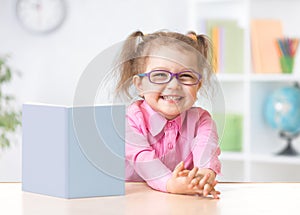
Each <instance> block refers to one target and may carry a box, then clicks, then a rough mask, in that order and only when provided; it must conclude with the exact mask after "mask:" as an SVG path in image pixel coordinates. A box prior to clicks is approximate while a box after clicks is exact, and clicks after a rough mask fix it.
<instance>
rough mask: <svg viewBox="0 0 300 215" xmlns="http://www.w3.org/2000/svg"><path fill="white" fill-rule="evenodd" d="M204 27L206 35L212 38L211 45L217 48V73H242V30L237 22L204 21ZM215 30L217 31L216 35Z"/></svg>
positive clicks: (222, 20)
mask: <svg viewBox="0 0 300 215" xmlns="http://www.w3.org/2000/svg"><path fill="white" fill-rule="evenodd" d="M205 26H206V33H207V34H208V36H209V37H211V38H212V43H213V45H215V46H217V47H218V48H217V50H218V53H217V55H216V56H217V58H218V64H217V65H218V71H219V72H224V73H242V72H243V70H244V30H243V29H242V28H241V27H240V26H239V24H238V22H237V21H236V20H224V19H210V20H207V21H206V23H205ZM215 29H218V31H217V33H216V30H215ZM215 34H217V36H215ZM215 38H218V40H216V39H215Z"/></svg>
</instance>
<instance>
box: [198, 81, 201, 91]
mask: <svg viewBox="0 0 300 215" xmlns="http://www.w3.org/2000/svg"><path fill="white" fill-rule="evenodd" d="M201 86H202V80H201V81H200V83H199V84H198V86H197V90H199V89H200V88H201Z"/></svg>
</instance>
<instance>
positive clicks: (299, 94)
mask: <svg viewBox="0 0 300 215" xmlns="http://www.w3.org/2000/svg"><path fill="white" fill-rule="evenodd" d="M264 116H265V119H266V121H267V123H268V124H269V125H270V126H271V127H273V128H275V129H278V130H280V131H284V132H289V133H292V134H295V133H298V132H299V131H300V88H299V87H296V86H295V87H282V88H279V89H277V90H275V91H274V92H273V93H272V94H271V95H269V96H268V97H267V99H266V103H265V108H264Z"/></svg>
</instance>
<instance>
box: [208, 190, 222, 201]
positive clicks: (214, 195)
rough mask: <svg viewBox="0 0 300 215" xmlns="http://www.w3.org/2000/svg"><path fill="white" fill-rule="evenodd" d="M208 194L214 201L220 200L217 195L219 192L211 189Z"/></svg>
mask: <svg viewBox="0 0 300 215" xmlns="http://www.w3.org/2000/svg"><path fill="white" fill-rule="evenodd" d="M210 194H211V195H212V196H213V198H214V199H219V198H220V197H219V195H220V194H221V192H219V191H217V190H215V189H213V190H212V191H211V192H210Z"/></svg>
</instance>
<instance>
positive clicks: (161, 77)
mask: <svg viewBox="0 0 300 215" xmlns="http://www.w3.org/2000/svg"><path fill="white" fill-rule="evenodd" d="M149 75H150V76H149V79H150V81H151V82H153V83H157V84H162V83H167V82H169V81H170V80H171V79H172V73H171V72H168V71H161V70H155V71H151V72H150V74H149ZM176 77H177V80H178V81H179V82H180V83H182V84H188V85H192V84H197V83H198V82H199V80H200V75H199V74H198V73H196V72H193V71H183V72H179V73H177V74H176Z"/></svg>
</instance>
